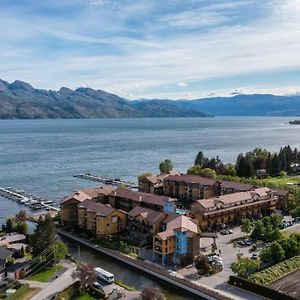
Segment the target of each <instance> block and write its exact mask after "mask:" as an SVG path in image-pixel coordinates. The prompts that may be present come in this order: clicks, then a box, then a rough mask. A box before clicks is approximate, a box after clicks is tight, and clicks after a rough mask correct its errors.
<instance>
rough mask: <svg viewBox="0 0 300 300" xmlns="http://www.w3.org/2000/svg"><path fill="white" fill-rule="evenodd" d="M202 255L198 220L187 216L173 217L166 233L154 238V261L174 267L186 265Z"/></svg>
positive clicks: (167, 223)
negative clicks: (157, 260)
mask: <svg viewBox="0 0 300 300" xmlns="http://www.w3.org/2000/svg"><path fill="white" fill-rule="evenodd" d="M199 253H200V234H199V233H198V226H197V220H193V219H190V218H188V217H186V216H180V215H178V216H177V217H175V218H174V217H173V218H172V219H170V220H169V221H168V222H166V228H165V230H164V231H161V232H158V233H157V234H155V235H154V237H153V260H156V259H159V260H161V263H162V264H163V265H164V264H165V263H168V264H173V265H186V264H188V263H190V262H192V261H193V259H194V257H195V256H197V255H198V254H199Z"/></svg>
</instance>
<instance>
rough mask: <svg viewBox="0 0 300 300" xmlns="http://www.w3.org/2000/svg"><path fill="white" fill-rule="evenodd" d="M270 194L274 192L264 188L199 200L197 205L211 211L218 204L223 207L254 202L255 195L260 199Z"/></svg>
mask: <svg viewBox="0 0 300 300" xmlns="http://www.w3.org/2000/svg"><path fill="white" fill-rule="evenodd" d="M270 193H272V190H270V189H269V188H267V187H262V188H258V189H254V190H251V191H247V192H239V193H232V194H226V195H222V196H218V197H213V198H209V199H201V200H197V201H196V203H198V204H200V205H201V206H202V207H204V208H206V209H209V208H214V207H216V205H217V204H218V203H221V204H223V205H226V204H233V203H240V202H242V201H246V200H252V199H253V198H254V196H255V195H257V196H258V197H259V198H260V197H264V196H268V195H269V194H270Z"/></svg>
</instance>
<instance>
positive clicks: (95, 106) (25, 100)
mask: <svg viewBox="0 0 300 300" xmlns="http://www.w3.org/2000/svg"><path fill="white" fill-rule="evenodd" d="M208 116H300V96H275V95H269V94H253V95H236V96H233V97H216V98H205V99H197V100H176V101H175V100H164V99H141V100H134V101H129V100H127V99H124V98H121V97H119V96H117V95H114V94H110V93H107V92H104V91H101V90H94V89H91V88H82V87H81V88H78V89H76V90H71V89H69V88H66V87H62V88H61V89H60V90H59V91H52V90H42V89H35V88H33V87H32V86H31V85H30V84H28V83H26V82H22V81H19V80H16V81H14V82H13V83H8V82H6V81H4V80H1V79H0V119H46V118H52V119H55V118H64V119H66V118H143V117H147V118H154V117H164V118H166V117H208Z"/></svg>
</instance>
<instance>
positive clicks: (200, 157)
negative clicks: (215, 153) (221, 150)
mask: <svg viewBox="0 0 300 300" xmlns="http://www.w3.org/2000/svg"><path fill="white" fill-rule="evenodd" d="M204 160H205V157H204V154H203V152H202V151H200V152H199V153H198V154H197V156H196V158H195V165H199V166H202V165H203V163H204Z"/></svg>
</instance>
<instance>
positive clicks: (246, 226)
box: [241, 219, 252, 234]
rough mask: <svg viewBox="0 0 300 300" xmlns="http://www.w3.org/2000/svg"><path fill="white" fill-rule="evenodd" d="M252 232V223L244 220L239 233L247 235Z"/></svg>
mask: <svg viewBox="0 0 300 300" xmlns="http://www.w3.org/2000/svg"><path fill="white" fill-rule="evenodd" d="M251 230H252V223H251V221H250V220H249V219H244V220H243V221H242V225H241V231H242V232H244V233H247V234H249V233H250V232H251Z"/></svg>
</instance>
